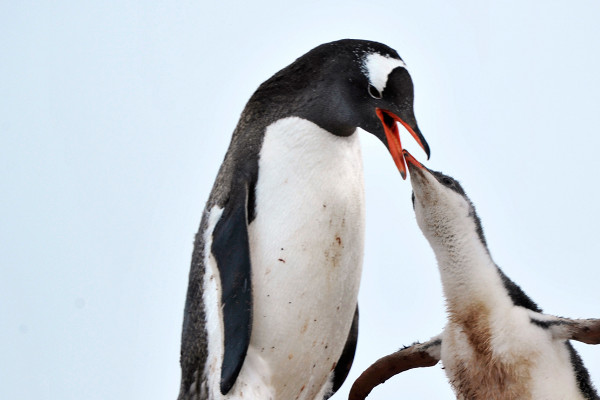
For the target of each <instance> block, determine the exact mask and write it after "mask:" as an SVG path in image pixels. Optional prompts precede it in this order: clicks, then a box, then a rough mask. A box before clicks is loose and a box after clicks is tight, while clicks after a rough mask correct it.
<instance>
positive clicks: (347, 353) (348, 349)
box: [324, 305, 358, 400]
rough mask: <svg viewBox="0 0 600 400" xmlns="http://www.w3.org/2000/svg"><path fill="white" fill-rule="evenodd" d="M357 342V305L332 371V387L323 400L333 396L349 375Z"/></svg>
mask: <svg viewBox="0 0 600 400" xmlns="http://www.w3.org/2000/svg"><path fill="white" fill-rule="evenodd" d="M357 341H358V305H357V306H356V311H354V319H353V320H352V325H351V326H350V332H349V333H348V339H346V344H345V345H344V350H342V355H341V356H340V359H339V360H338V362H337V363H336V365H335V368H334V370H333V382H332V383H333V385H332V387H331V392H330V393H329V395H328V396H326V397H325V398H324V400H326V399H328V398H330V397H331V396H333V394H334V393H335V392H337V391H338V389H339V388H340V387H341V386H342V384H343V383H344V381H345V380H346V378H347V377H348V373H350V367H352V362H353V361H354V354H355V353H356V343H357Z"/></svg>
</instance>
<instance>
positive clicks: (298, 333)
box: [249, 118, 364, 399]
mask: <svg viewBox="0 0 600 400" xmlns="http://www.w3.org/2000/svg"><path fill="white" fill-rule="evenodd" d="M363 186H364V185H363V175H362V159H361V154H360V147H359V142H358V137H357V134H356V133H355V134H354V135H352V136H350V137H345V138H343V137H337V136H334V135H332V134H330V133H329V132H327V131H324V130H323V129H321V128H319V127H317V126H316V125H314V124H313V123H311V122H309V121H306V120H302V119H300V118H287V119H284V120H280V121H278V122H276V123H275V124H273V125H271V126H270V127H269V128H268V129H267V132H266V135H265V139H264V142H263V146H262V149H261V153H260V159H259V174H258V181H257V184H256V191H255V195H256V201H255V204H256V218H255V219H254V221H253V222H252V223H251V224H250V226H249V238H250V252H251V262H252V279H253V302H254V305H253V307H254V310H253V311H254V314H253V318H254V323H253V330H252V338H251V346H252V347H254V349H255V350H256V351H257V352H259V353H260V354H261V357H262V358H263V359H264V360H266V361H267V363H268V364H269V366H270V369H271V373H272V384H273V386H274V387H275V388H276V391H277V392H278V394H279V395H282V398H296V395H299V394H302V396H306V398H311V399H312V398H314V396H315V395H316V393H317V392H318V391H319V390H320V389H321V387H322V386H323V385H324V384H325V381H326V379H327V377H328V376H329V374H330V372H331V370H332V369H333V368H334V367H335V363H336V362H337V361H338V358H339V356H340V354H341V352H342V349H343V346H344V344H345V342H346V338H347V336H348V332H349V329H350V325H351V322H352V318H353V316H354V311H355V308H356V299H357V294H358V287H359V281H360V274H361V267H362V256H363V241H364V194H363V193H364V192H363ZM292 396H293V397H292ZM278 397H279V396H278Z"/></svg>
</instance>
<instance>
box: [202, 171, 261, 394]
mask: <svg viewBox="0 0 600 400" xmlns="http://www.w3.org/2000/svg"><path fill="white" fill-rule="evenodd" d="M236 189H237V190H235V191H233V192H232V193H231V194H230V197H229V199H228V201H227V202H226V204H225V206H224V209H223V214H222V215H221V218H220V219H219V221H218V222H217V224H216V226H215V229H214V231H213V241H212V247H211V251H212V254H213V255H214V257H215V261H216V263H217V266H218V268H219V274H220V276H221V302H222V312H223V330H224V335H225V337H224V347H225V348H224V354H223V365H222V368H221V393H223V394H226V393H227V392H229V390H230V389H231V388H232V386H233V384H234V383H235V380H236V379H237V376H238V374H239V373H240V370H241V368H242V364H243V363H244V359H245V358H246V352H247V351H248V345H249V343H250V333H251V330H252V283H251V280H250V279H251V275H252V271H251V268H250V244H249V240H248V193H249V190H250V189H249V186H248V184H247V183H245V184H242V185H238V186H236Z"/></svg>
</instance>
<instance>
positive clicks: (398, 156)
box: [375, 108, 429, 179]
mask: <svg viewBox="0 0 600 400" xmlns="http://www.w3.org/2000/svg"><path fill="white" fill-rule="evenodd" d="M375 113H376V114H377V117H379V120H380V121H381V124H382V125H383V130H384V131H385V136H386V138H387V141H388V147H389V150H390V153H391V154H392V158H393V159H394V163H396V167H398V171H400V175H402V179H406V161H405V160H404V154H403V150H402V143H401V142H400V132H399V131H398V124H397V122H399V123H401V124H402V126H404V127H405V128H406V130H407V131H408V132H409V133H410V134H411V135H412V137H413V138H415V140H416V141H417V143H418V144H419V146H421V148H422V149H423V150H424V151H425V153H426V154H427V159H429V145H428V144H427V142H426V141H425V138H424V137H423V135H422V134H421V132H415V129H413V128H412V127H411V126H410V125H409V124H407V123H406V122H404V121H403V120H402V118H400V117H398V116H397V115H396V114H394V113H393V112H391V111H388V110H384V109H382V108H376V109H375ZM416 130H417V131H418V128H416ZM415 161H416V160H415ZM417 162H418V161H417Z"/></svg>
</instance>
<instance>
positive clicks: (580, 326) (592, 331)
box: [571, 319, 600, 344]
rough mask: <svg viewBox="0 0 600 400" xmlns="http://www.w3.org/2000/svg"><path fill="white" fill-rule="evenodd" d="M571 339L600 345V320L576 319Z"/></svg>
mask: <svg viewBox="0 0 600 400" xmlns="http://www.w3.org/2000/svg"><path fill="white" fill-rule="evenodd" d="M571 321H573V322H574V324H573V325H571V339H573V340H578V341H580V342H583V343H587V344H600V319H574V320H571Z"/></svg>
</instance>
